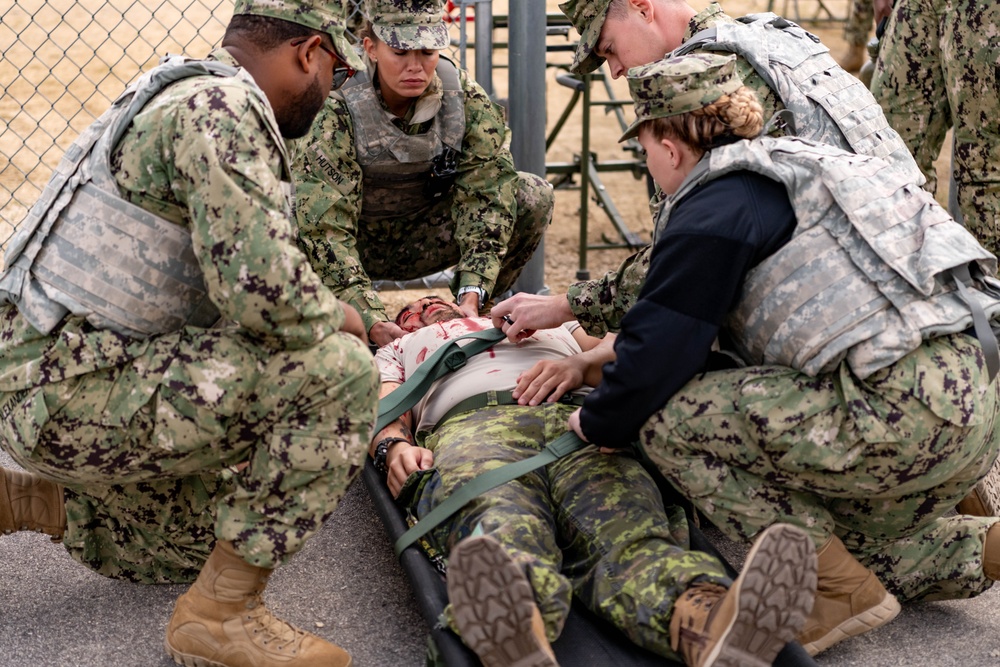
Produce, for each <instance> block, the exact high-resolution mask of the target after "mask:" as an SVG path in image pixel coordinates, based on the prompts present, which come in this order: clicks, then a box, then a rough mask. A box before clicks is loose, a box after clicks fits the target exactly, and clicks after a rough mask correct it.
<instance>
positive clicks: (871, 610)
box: [493, 54, 1000, 654]
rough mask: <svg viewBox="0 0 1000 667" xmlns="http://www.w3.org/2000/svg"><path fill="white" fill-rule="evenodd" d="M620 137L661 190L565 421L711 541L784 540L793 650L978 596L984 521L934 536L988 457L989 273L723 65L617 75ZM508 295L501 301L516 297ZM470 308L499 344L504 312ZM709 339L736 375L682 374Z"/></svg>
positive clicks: (994, 554)
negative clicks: (628, 457)
mask: <svg viewBox="0 0 1000 667" xmlns="http://www.w3.org/2000/svg"><path fill="white" fill-rule="evenodd" d="M628 77H629V85H630V88H631V92H632V95H633V98H634V100H635V109H636V115H637V121H636V124H634V125H633V126H632V127H631V128H630V130H629V131H628V132H626V134H625V137H629V136H634V135H635V134H636V133H638V137H639V141H640V142H641V143H642V145H643V147H644V148H645V149H646V152H647V164H648V165H649V169H650V172H651V174H652V175H653V178H654V179H656V181H657V182H658V183H659V185H660V186H661V187H662V188H663V189H664V191H665V192H666V193H668V195H669V196H668V198H667V200H666V202H665V203H664V206H665V210H664V212H663V213H662V215H661V221H663V222H664V223H665V224H662V226H658V228H657V235H656V238H655V240H654V247H653V256H652V261H651V264H650V269H649V274H648V277H647V280H646V283H645V286H644V287H643V290H642V293H641V295H640V298H639V301H638V302H637V303H636V305H635V306H634V307H633V308H632V309H631V310H630V311H629V312H628V313H627V314H626V315H625V317H624V319H623V321H622V331H621V333H620V334H619V336H618V338H617V341H616V345H615V354H616V360H615V362H614V363H613V364H609V365H608V366H607V367H605V370H604V375H603V379H602V382H601V384H600V385H599V386H598V387H597V388H596V389H595V390H594V392H593V393H592V394H591V395H590V396H588V398H587V400H586V401H585V402H584V404H583V407H582V409H581V410H580V411H578V412H576V413H574V415H573V416H572V417H571V419H570V425H571V426H572V427H573V428H574V430H576V431H577V433H578V434H579V435H580V436H581V437H583V438H584V439H585V440H587V441H589V442H593V443H596V444H599V445H602V446H607V447H622V446H625V445H627V444H629V443H631V442H632V441H633V440H636V439H638V440H639V441H640V442H641V443H642V445H644V446H645V448H646V451H647V453H648V454H649V456H650V458H651V459H652V460H653V461H654V462H655V463H656V464H657V466H658V467H659V468H660V470H661V471H663V473H664V474H665V475H666V476H667V478H668V479H670V480H671V482H672V483H673V484H674V486H675V487H676V488H677V489H678V490H679V491H680V492H681V493H683V494H684V495H686V496H687V497H688V498H690V499H691V500H692V502H693V503H694V504H695V506H697V507H698V508H699V509H700V510H701V511H702V512H703V513H704V514H705V515H706V516H708V517H709V518H710V519H711V520H712V522H713V523H715V525H717V526H718V527H719V528H720V529H721V530H722V531H723V532H725V533H726V534H728V535H729V536H730V537H732V538H734V539H750V538H752V537H753V536H755V535H757V534H759V533H760V531H762V530H765V529H766V528H767V527H768V526H771V525H773V524H775V523H777V522H781V523H790V524H792V525H796V526H800V527H801V528H802V529H803V530H805V531H806V532H807V533H808V534H809V535H810V536H811V537H812V539H813V541H814V543H815V545H816V547H817V555H818V568H819V571H818V590H817V596H816V604H815V606H814V608H813V611H812V613H811V615H810V618H809V621H808V622H807V623H806V625H805V627H804V629H803V630H802V632H801V633H800V635H799V641H800V642H802V644H803V645H804V646H805V648H806V650H808V651H810V652H811V653H813V654H815V653H818V652H820V651H822V650H824V649H826V648H827V647H829V646H832V645H833V644H835V643H836V642H838V641H841V640H842V639H845V638H847V637H850V636H852V635H856V634H860V633H863V632H866V631H867V630H869V629H872V628H875V627H878V626H880V625H882V624H884V623H887V622H888V621H890V620H891V619H892V618H893V617H894V616H895V615H896V614H897V613H898V611H899V603H898V601H897V597H898V598H900V599H902V600H935V599H948V598H967V597H972V596H974V595H978V594H979V593H982V592H983V591H984V590H986V589H988V588H989V587H990V586H992V584H993V581H995V580H996V579H997V578H998V577H1000V528H998V519H997V518H995V517H985V518H979V517H971V516H964V515H958V516H946V513H948V512H949V511H950V510H951V509H952V508H953V507H955V503H956V502H957V501H958V500H959V499H961V498H962V497H963V496H965V494H967V493H968V492H969V490H970V489H972V487H973V486H974V485H975V484H976V482H977V480H979V479H980V478H982V477H983V476H984V475H986V474H987V472H988V471H989V470H990V467H991V465H992V464H993V462H994V460H995V459H996V457H997V451H998V448H1000V429H998V428H997V413H998V409H1000V396H998V386H1000V383H998V382H997V381H996V379H995V378H994V375H995V373H996V370H997V367H998V365H1000V364H998V359H1000V354H998V349H997V342H996V338H995V337H994V336H993V333H992V331H991V330H990V326H989V322H988V320H989V318H991V317H996V316H997V314H998V313H1000V281H998V280H997V279H996V277H995V276H996V269H997V260H996V258H995V257H994V256H993V255H992V254H991V253H989V252H988V251H987V250H985V249H984V248H983V247H982V246H981V245H980V244H979V243H978V242H977V241H976V240H975V238H973V236H972V235H971V234H970V233H969V232H968V231H967V230H965V229H964V228H963V227H962V226H961V225H959V224H957V223H956V222H955V221H954V220H952V219H951V218H950V217H949V216H948V214H947V212H946V211H944V209H942V208H941V207H940V206H939V205H938V204H937V203H936V202H935V201H934V199H933V197H932V196H930V195H929V194H928V193H926V192H925V191H923V190H922V189H921V188H919V187H918V186H917V185H916V184H914V183H912V182H911V181H909V180H908V179H906V178H905V177H902V176H901V175H900V174H899V172H898V171H894V170H892V169H890V168H889V167H888V165H887V163H886V162H884V161H883V160H880V159H878V158H875V157H870V156H863V155H856V154H851V153H847V152H846V151H843V150H841V149H839V148H834V147H832V146H828V145H824V144H819V143H814V142H810V141H805V140H800V139H795V138H787V137H785V138H771V137H765V136H758V135H759V133H760V130H761V127H762V126H763V125H764V123H763V120H764V119H763V114H762V111H761V107H760V105H759V103H758V102H757V99H756V96H755V95H754V94H753V92H752V91H751V90H750V89H749V88H747V87H745V86H743V85H742V81H741V80H740V78H739V75H738V73H737V70H736V67H735V58H734V57H733V56H723V55H716V54H690V55H686V56H675V57H669V58H666V59H664V60H662V61H660V62H658V63H654V64H652V65H648V66H644V67H639V68H634V69H632V70H630V71H629V75H628ZM519 296H520V295H519ZM510 301H511V303H506V302H505V303H501V304H498V305H497V307H495V308H494V309H493V315H494V324H497V325H498V324H499V318H500V317H502V316H503V315H505V314H508V315H509V316H510V317H512V318H513V320H514V322H515V326H513V327H510V328H509V329H508V330H507V333H508V336H509V337H511V336H514V337H516V336H517V335H519V332H520V331H521V329H522V328H524V327H528V328H535V327H539V326H543V325H544V324H546V323H545V322H542V321H539V320H540V319H542V318H538V317H534V318H533V317H532V316H531V312H529V311H531V308H529V307H528V306H531V305H532V304H530V303H528V301H527V300H526V299H524V298H517V297H515V299H512V300H510ZM717 339H719V340H721V341H723V343H722V344H723V346H724V347H725V348H727V349H729V348H731V349H732V351H733V352H734V354H735V355H736V356H737V357H738V358H739V360H740V361H741V362H743V363H745V364H746V365H745V366H741V367H736V368H732V369H728V370H715V371H708V372H706V370H708V369H707V366H706V362H707V360H708V359H709V358H710V354H711V350H712V346H713V344H714V342H715V341H716V340H717Z"/></svg>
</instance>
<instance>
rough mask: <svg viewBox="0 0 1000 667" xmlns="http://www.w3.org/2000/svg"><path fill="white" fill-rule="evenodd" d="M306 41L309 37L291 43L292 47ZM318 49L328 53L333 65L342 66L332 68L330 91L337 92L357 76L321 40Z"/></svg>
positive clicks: (353, 70)
mask: <svg viewBox="0 0 1000 667" xmlns="http://www.w3.org/2000/svg"><path fill="white" fill-rule="evenodd" d="M308 39H309V37H306V38H304V39H300V40H299V41H297V42H292V46H299V45H300V44H302V43H304V42H305V41H306V40H308ZM319 48H321V49H323V50H324V51H326V52H327V53H329V54H330V57H331V58H333V62H334V63H340V64H341V65H343V66H342V67H334V68H333V85H332V86H331V87H330V90H337V89H338V88H340V87H341V86H343V85H344V84H345V83H347V80H348V79H350V78H351V77H352V76H354V75H355V74H357V70H355V69H354V68H353V67H349V66H347V65H345V64H344V61H343V60H341V58H340V56H339V55H337V52H336V51H334V50H333V49H331V48H330V47H329V46H327V45H326V44H324V43H323V41H322V40H320V43H319Z"/></svg>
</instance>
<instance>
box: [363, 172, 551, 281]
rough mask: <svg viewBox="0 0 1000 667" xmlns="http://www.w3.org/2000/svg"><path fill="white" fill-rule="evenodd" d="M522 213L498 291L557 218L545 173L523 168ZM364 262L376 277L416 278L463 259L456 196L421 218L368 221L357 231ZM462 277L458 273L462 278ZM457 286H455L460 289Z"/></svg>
mask: <svg viewBox="0 0 1000 667" xmlns="http://www.w3.org/2000/svg"><path fill="white" fill-rule="evenodd" d="M517 177H518V178H517V193H516V201H517V216H516V218H515V220H514V229H513V230H512V232H511V236H510V241H509V242H508V244H507V254H506V255H504V258H503V260H502V262H501V265H500V272H499V273H498V274H497V279H496V284H495V286H494V288H493V292H492V293H491V295H492V296H499V295H501V294H503V293H504V292H506V291H507V290H509V289H510V288H511V287H512V286H513V285H514V282H515V281H516V280H517V277H518V276H519V275H521V270H522V269H523V268H524V265H525V264H527V263H528V260H530V259H531V257H532V255H534V254H535V250H536V249H537V248H538V244H539V243H540V242H541V240H542V236H543V235H544V234H545V229H546V228H547V227H548V226H549V223H550V222H552V209H553V206H554V205H555V195H553V193H552V186H551V185H550V184H549V183H548V182H547V181H546V180H545V179H544V178H541V177H540V176H535V175H534V174H529V173H527V172H522V171H519V172H517ZM357 243H358V253H359V255H360V257H361V265H362V266H364V267H365V272H367V273H368V276H369V277H370V278H371V279H372V280H411V279H414V278H421V277H423V276H426V275H429V274H432V273H436V272H438V271H443V270H445V269H448V268H450V267H453V266H454V265H455V264H457V263H458V261H459V259H461V248H459V246H458V243H457V242H456V240H455V222H454V220H452V218H451V201H450V200H449V199H448V198H445V199H444V201H442V202H441V203H439V204H437V206H435V207H434V208H433V209H431V211H430V212H429V213H428V214H426V215H421V216H420V217H419V218H412V219H410V218H393V219H392V220H389V221H384V222H376V223H373V222H372V221H370V220H362V221H361V222H360V223H359V224H358V230H357ZM457 278H458V276H456V279H457ZM458 287H459V286H458V285H457V284H454V285H452V291H456V290H457V289H458Z"/></svg>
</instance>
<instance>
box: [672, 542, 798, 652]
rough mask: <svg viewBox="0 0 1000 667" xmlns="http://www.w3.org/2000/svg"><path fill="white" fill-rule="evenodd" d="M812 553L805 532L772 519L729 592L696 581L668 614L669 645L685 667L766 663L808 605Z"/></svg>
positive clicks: (786, 639)
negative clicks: (670, 613)
mask: <svg viewBox="0 0 1000 667" xmlns="http://www.w3.org/2000/svg"><path fill="white" fill-rule="evenodd" d="M815 592H816V551H815V547H813V543H812V540H811V539H810V538H809V536H808V535H806V533H805V532H803V531H802V530H800V529H799V528H796V527H794V526H789V525H786V524H776V525H774V526H771V527H770V528H768V529H767V530H765V531H764V532H763V533H761V535H760V537H758V538H757V540H756V542H755V543H754V546H753V548H752V549H751V550H750V553H749V554H747V558H746V563H745V564H744V566H743V571H742V572H741V573H740V576H739V577H738V578H737V579H736V581H735V582H734V583H733V585H732V587H730V588H729V589H726V588H725V587H724V586H719V585H717V584H710V583H695V584H693V585H691V586H689V587H688V588H687V589H685V590H684V592H683V593H681V595H680V597H678V598H677V601H676V602H675V603H674V612H673V614H672V615H671V617H670V646H671V648H673V649H674V650H675V651H677V652H678V653H679V654H680V655H681V657H682V658H683V659H684V664H685V665H688V667H708V666H709V665H714V666H715V667H769V666H770V665H771V664H772V663H773V662H774V658H775V657H776V656H777V655H778V653H780V652H781V649H782V648H784V646H785V644H787V643H788V642H789V641H791V640H792V639H794V638H795V635H796V633H797V632H798V631H799V629H800V628H801V627H802V625H803V624H804V623H805V621H806V618H807V617H808V615H809V611H810V610H811V609H812V605H813V597H814V595H815Z"/></svg>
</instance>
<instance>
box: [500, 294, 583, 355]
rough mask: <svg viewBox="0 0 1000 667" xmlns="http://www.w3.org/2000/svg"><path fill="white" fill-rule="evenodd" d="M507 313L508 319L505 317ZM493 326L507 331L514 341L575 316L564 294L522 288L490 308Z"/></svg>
mask: <svg viewBox="0 0 1000 667" xmlns="http://www.w3.org/2000/svg"><path fill="white" fill-rule="evenodd" d="M504 316H507V318H509V319H504ZM490 317H491V318H492V319H493V326H495V327H496V328H497V329H502V330H503V332H504V333H506V334H507V340H509V341H511V342H512V343H516V342H518V341H521V340H524V339H525V338H527V337H528V336H530V335H531V334H533V333H534V332H535V330H537V329H554V328H555V327H557V326H559V325H561V324H563V323H564V322H569V321H571V320H572V319H573V311H572V310H570V308H569V301H568V300H567V299H566V295H565V294H552V295H540V294H528V293H526V292H519V293H517V294H515V295H514V296H512V297H510V298H509V299H504V300H503V301H501V302H500V303H498V304H497V305H495V306H493V309H492V310H491V311H490Z"/></svg>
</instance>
